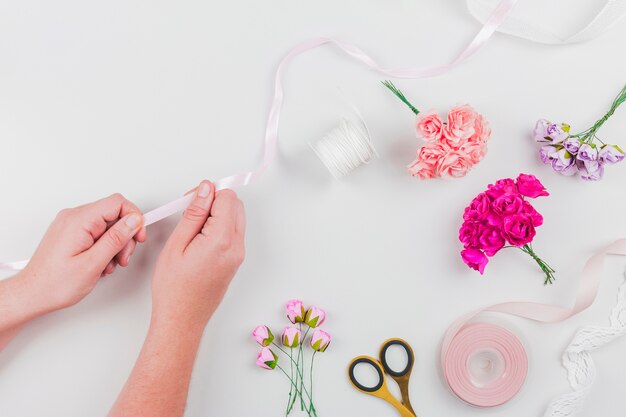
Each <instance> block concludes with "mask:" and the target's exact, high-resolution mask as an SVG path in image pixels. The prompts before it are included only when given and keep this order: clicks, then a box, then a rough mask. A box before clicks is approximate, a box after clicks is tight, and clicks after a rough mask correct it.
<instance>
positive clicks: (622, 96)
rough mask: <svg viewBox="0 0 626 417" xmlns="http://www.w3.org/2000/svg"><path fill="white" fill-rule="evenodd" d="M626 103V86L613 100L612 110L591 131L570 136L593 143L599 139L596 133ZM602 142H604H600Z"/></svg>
mask: <svg viewBox="0 0 626 417" xmlns="http://www.w3.org/2000/svg"><path fill="white" fill-rule="evenodd" d="M624 102H626V85H625V86H624V87H623V88H622V90H621V91H620V92H619V94H618V95H617V97H615V100H613V104H612V105H611V108H610V109H609V111H608V112H606V114H605V115H604V116H602V118H601V119H600V120H598V121H597V122H596V123H595V124H594V125H593V126H591V127H590V128H589V129H587V130H583V131H582V132H580V133H577V134H575V135H570V136H571V137H573V138H578V139H579V140H580V141H581V142H586V143H592V142H593V141H594V139H598V137H597V136H596V132H597V131H598V130H599V129H600V127H602V125H603V124H604V123H605V122H606V121H607V120H608V119H609V117H611V116H613V113H615V110H617V108H618V107H619V106H621V105H622V104H623V103H624ZM598 140H600V139H598ZM600 142H602V141H601V140H600Z"/></svg>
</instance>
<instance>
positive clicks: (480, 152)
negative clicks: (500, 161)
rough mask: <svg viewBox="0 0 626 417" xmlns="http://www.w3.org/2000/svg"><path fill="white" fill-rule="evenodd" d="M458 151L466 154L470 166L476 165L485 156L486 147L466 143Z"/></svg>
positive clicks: (475, 143) (479, 144)
mask: <svg viewBox="0 0 626 417" xmlns="http://www.w3.org/2000/svg"><path fill="white" fill-rule="evenodd" d="M459 149H460V150H461V151H462V152H464V153H465V154H467V157H468V158H469V160H470V162H471V164H472V165H476V164H477V163H479V162H480V161H482V160H483V158H484V157H485V155H487V145H486V144H484V143H477V142H466V143H465V144H463V145H462V146H461V147H460V148H459Z"/></svg>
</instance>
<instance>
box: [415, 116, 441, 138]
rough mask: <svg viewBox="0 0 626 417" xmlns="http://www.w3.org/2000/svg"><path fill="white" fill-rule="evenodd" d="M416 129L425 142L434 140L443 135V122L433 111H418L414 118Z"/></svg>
mask: <svg viewBox="0 0 626 417" xmlns="http://www.w3.org/2000/svg"><path fill="white" fill-rule="evenodd" d="M416 130H417V134H418V136H421V138H422V139H424V141H425V142H436V141H438V140H439V139H441V137H442V135H443V122H442V120H441V117H440V116H439V114H437V113H436V112H435V111H432V110H431V111H430V112H428V113H420V114H418V115H417V119H416Z"/></svg>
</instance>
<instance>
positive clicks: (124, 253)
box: [115, 240, 137, 267]
mask: <svg viewBox="0 0 626 417" xmlns="http://www.w3.org/2000/svg"><path fill="white" fill-rule="evenodd" d="M136 246H137V242H135V241H134V240H131V241H130V242H128V243H127V244H126V246H124V248H123V249H122V250H121V251H120V253H118V254H117V255H115V261H116V262H117V264H118V265H119V266H121V267H126V266H128V264H129V263H130V256H131V255H132V254H133V252H134V251H135V247H136Z"/></svg>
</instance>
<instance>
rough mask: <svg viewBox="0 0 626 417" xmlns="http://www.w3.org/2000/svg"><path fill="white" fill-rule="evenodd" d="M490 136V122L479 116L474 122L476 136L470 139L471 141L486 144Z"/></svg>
mask: <svg viewBox="0 0 626 417" xmlns="http://www.w3.org/2000/svg"><path fill="white" fill-rule="evenodd" d="M490 136H491V128H490V127H489V122H488V121H487V119H485V118H484V117H483V116H482V115H480V114H477V115H476V120H475V122H474V134H473V135H472V136H471V137H470V138H469V141H470V142H475V143H482V144H486V143H487V141H488V140H489V137H490Z"/></svg>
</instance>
